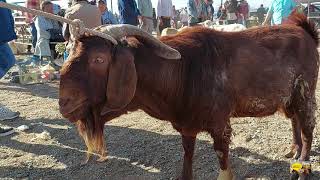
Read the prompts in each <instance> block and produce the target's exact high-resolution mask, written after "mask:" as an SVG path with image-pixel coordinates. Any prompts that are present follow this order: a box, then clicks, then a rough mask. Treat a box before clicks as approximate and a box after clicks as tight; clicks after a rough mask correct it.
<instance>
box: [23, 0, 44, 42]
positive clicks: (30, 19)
mask: <svg viewBox="0 0 320 180" xmlns="http://www.w3.org/2000/svg"><path fill="white" fill-rule="evenodd" d="M26 7H27V8H29V9H37V10H39V9H40V0H27V1H26ZM25 16H26V23H27V25H29V27H30V32H31V41H32V47H33V48H35V47H36V43H37V30H36V26H35V25H34V18H35V16H34V15H32V14H30V13H25Z"/></svg>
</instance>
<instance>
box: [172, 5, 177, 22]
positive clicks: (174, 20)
mask: <svg viewBox="0 0 320 180" xmlns="http://www.w3.org/2000/svg"><path fill="white" fill-rule="evenodd" d="M172 19H173V27H174V28H177V23H178V12H177V10H176V6H175V5H173V6H172Z"/></svg>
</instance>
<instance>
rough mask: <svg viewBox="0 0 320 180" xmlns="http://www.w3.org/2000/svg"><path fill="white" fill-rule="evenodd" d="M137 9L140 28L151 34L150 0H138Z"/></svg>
mask: <svg viewBox="0 0 320 180" xmlns="http://www.w3.org/2000/svg"><path fill="white" fill-rule="evenodd" d="M137 4H138V9H139V11H140V17H139V21H140V28H141V29H143V30H145V31H147V32H148V33H150V34H152V31H153V9H152V3H151V0H138V1H137Z"/></svg>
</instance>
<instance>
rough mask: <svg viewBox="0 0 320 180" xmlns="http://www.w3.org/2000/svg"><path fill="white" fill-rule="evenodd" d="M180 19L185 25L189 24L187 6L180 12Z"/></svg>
mask: <svg viewBox="0 0 320 180" xmlns="http://www.w3.org/2000/svg"><path fill="white" fill-rule="evenodd" d="M180 21H181V23H182V24H183V26H188V12H187V9H186V8H183V9H182V11H181V13H180Z"/></svg>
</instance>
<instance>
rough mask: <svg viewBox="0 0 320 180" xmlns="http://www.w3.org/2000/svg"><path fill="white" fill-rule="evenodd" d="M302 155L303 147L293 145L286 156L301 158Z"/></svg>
mask: <svg viewBox="0 0 320 180" xmlns="http://www.w3.org/2000/svg"><path fill="white" fill-rule="evenodd" d="M300 155H301V149H300V148H299V146H298V145H292V147H291V150H290V152H288V153H287V154H286V155H285V157H286V158H294V159H299V157H300Z"/></svg>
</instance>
